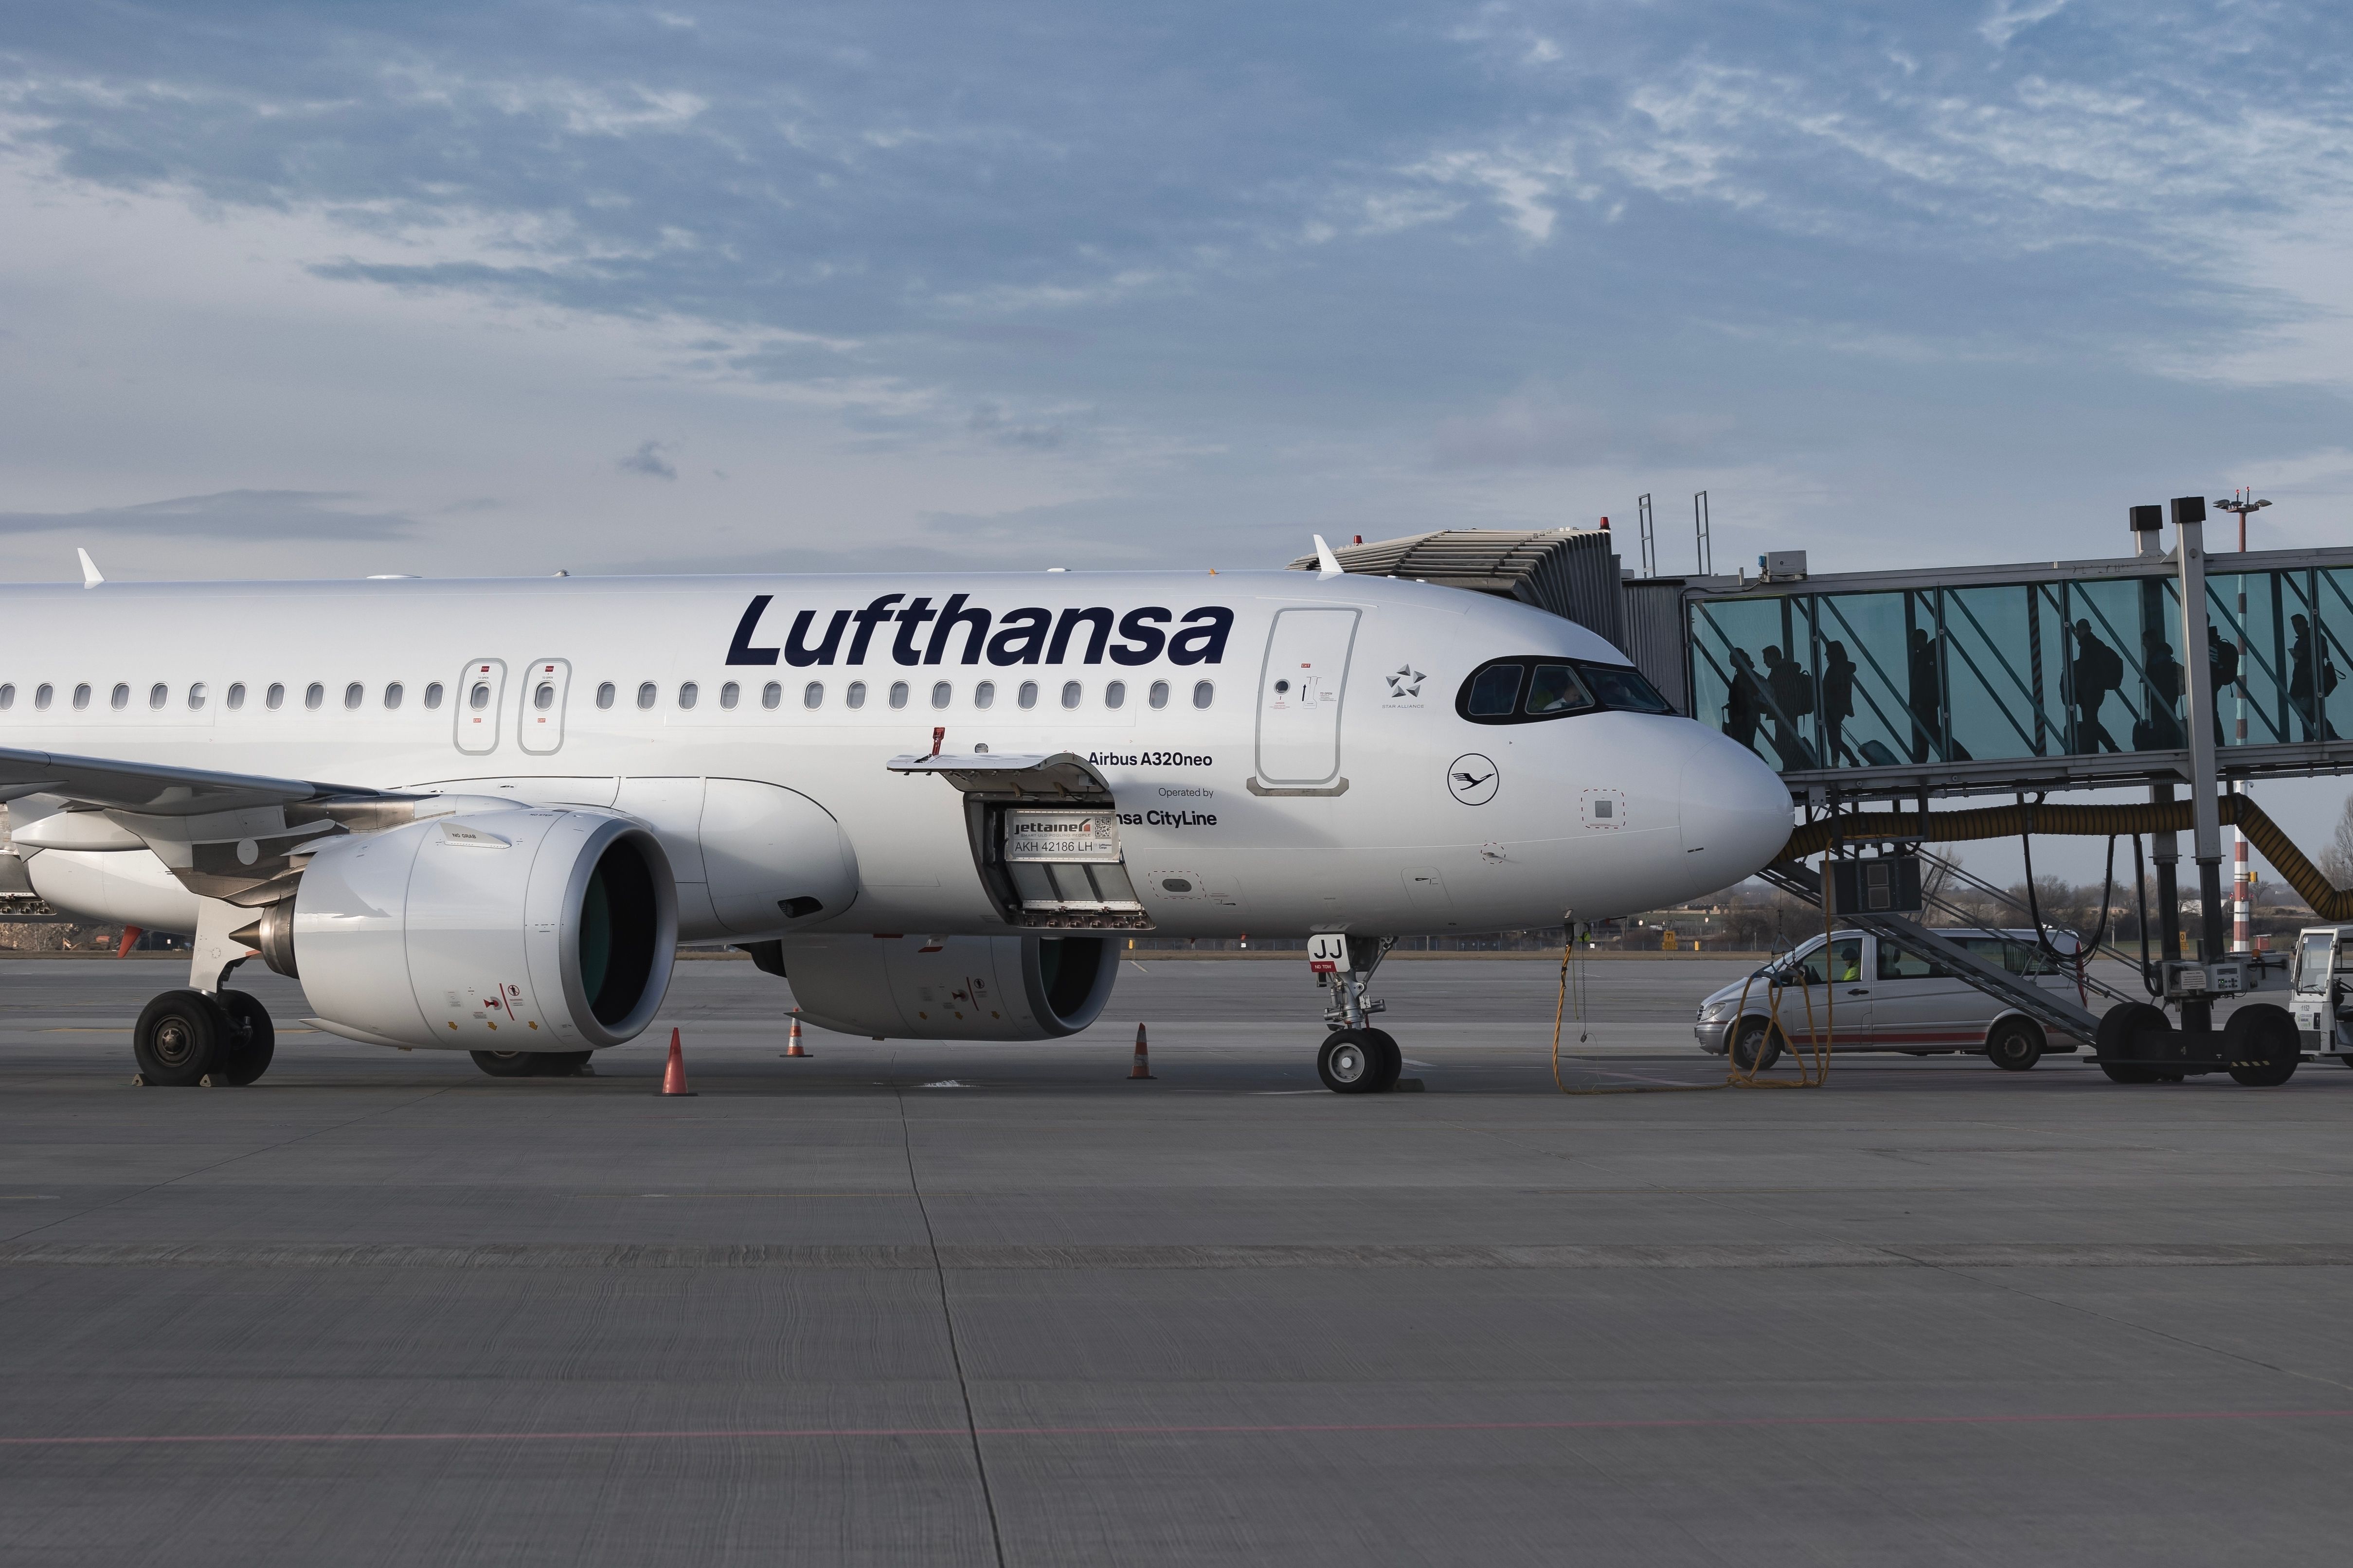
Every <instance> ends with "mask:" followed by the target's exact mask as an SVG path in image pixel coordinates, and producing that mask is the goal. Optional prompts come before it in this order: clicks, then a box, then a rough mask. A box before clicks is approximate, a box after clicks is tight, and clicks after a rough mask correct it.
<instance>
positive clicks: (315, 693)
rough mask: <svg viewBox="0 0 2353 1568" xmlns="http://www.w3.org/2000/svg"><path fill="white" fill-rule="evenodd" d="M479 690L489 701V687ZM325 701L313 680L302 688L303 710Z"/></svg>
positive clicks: (322, 688)
mask: <svg viewBox="0 0 2353 1568" xmlns="http://www.w3.org/2000/svg"><path fill="white" fill-rule="evenodd" d="M480 690H481V693H482V696H483V698H484V700H488V699H489V697H490V691H491V689H490V688H489V687H487V686H485V687H482V688H480ZM325 700H327V689H326V688H325V687H323V686H322V685H320V684H319V683H318V682H317V681H315V680H314V681H312V682H311V684H310V685H308V686H306V687H304V688H303V689H302V706H303V707H305V708H313V709H315V708H317V707H318V706H319V704H321V703H322V702H324V701H325ZM481 705H482V704H481V703H480V702H477V703H475V704H474V706H475V707H477V708H480V706H481Z"/></svg>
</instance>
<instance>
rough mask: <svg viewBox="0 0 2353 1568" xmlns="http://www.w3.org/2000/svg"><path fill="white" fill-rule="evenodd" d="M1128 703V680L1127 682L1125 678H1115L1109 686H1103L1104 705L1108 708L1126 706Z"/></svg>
mask: <svg viewBox="0 0 2353 1568" xmlns="http://www.w3.org/2000/svg"><path fill="white" fill-rule="evenodd" d="M1126 705H1127V682H1126V681H1124V680H1114V681H1113V682H1112V683H1111V684H1110V685H1109V686H1106V687H1104V688H1103V706H1104V707H1106V708H1124V707H1125V706H1126Z"/></svg>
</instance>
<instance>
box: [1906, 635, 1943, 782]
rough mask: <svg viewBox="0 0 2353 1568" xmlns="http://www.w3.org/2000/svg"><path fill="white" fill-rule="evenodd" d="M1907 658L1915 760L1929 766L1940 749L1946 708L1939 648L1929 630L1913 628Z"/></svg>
mask: <svg viewBox="0 0 2353 1568" xmlns="http://www.w3.org/2000/svg"><path fill="white" fill-rule="evenodd" d="M1907 658H1908V661H1909V663H1910V667H1911V679H1910V684H1911V690H1910V691H1909V693H1907V698H1908V702H1909V706H1910V708H1911V710H1912V760H1913V761H1914V762H1915V763H1925V762H1926V761H1927V760H1928V757H1929V753H1930V752H1932V751H1934V750H1935V749H1936V739H1937V734H1938V731H1939V730H1940V729H1941V726H1940V725H1939V723H1938V722H1937V716H1938V714H1939V713H1940V712H1941V711H1942V710H1943V709H1944V706H1945V702H1944V691H1943V689H1942V682H1940V681H1939V680H1938V679H1936V642H1935V641H1934V639H1932V638H1931V637H1929V636H1928V633H1927V631H1926V628H1924V627H1921V626H1914V627H1913V628H1912V637H1911V639H1910V647H1909V649H1908V652H1907Z"/></svg>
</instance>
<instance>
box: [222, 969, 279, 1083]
mask: <svg viewBox="0 0 2353 1568" xmlns="http://www.w3.org/2000/svg"><path fill="white" fill-rule="evenodd" d="M213 1001H214V1004H215V1005H216V1006H218V1007H219V1008H220V1011H221V1017H222V1021H223V1022H224V1023H225V1024H227V1028H226V1029H224V1030H223V1031H222V1033H221V1043H220V1050H219V1051H218V1053H216V1055H215V1056H214V1058H213V1072H212V1079H213V1081H214V1082H215V1083H220V1084H227V1085H229V1086H230V1087H231V1088H235V1089H243V1088H244V1087H245V1086H246V1085H247V1084H249V1083H252V1082H254V1081H256V1080H257V1079H259V1078H260V1077H261V1075H262V1074H263V1073H266V1072H268V1071H269V1062H270V1058H273V1057H275V1056H276V1055H277V1054H278V1030H277V1028H276V1026H273V1025H272V1024H271V1023H270V1021H269V1009H268V1008H267V1007H264V1006H263V1005H261V1004H260V1003H259V1002H258V1001H256V1000H255V999H254V998H253V997H252V996H251V995H249V994H247V993H245V992H243V991H224V992H222V993H220V994H218V995H217V996H216V997H214V998H213Z"/></svg>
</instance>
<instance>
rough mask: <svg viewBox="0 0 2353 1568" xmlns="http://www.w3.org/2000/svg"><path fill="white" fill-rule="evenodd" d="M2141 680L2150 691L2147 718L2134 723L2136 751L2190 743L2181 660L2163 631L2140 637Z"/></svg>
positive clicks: (2163, 748) (2165, 750) (2166, 750)
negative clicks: (2183, 705)
mask: <svg viewBox="0 0 2353 1568" xmlns="http://www.w3.org/2000/svg"><path fill="white" fill-rule="evenodd" d="M2140 668H2141V679H2142V681H2143V683H2144V684H2145V686H2146V687H2147V692H2148V717H2147V718H2146V719H2143V720H2141V721H2139V722H2138V723H2136V724H2135V725H2134V726H2133V732H2132V742H2133V750H2134V751H2136V752H2169V751H2173V750H2176V749H2177V748H2179V747H2180V746H2182V745H2184V744H2186V743H2187V738H2186V736H2185V735H2184V733H2183V731H2182V728H2181V713H2180V703H2181V661H2180V660H2179V659H2178V658H2174V657H2173V645H2172V644H2171V643H2168V642H2167V641H2166V640H2165V637H2164V634H2162V633H2160V632H2143V633H2142V634H2141V637H2140Z"/></svg>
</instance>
